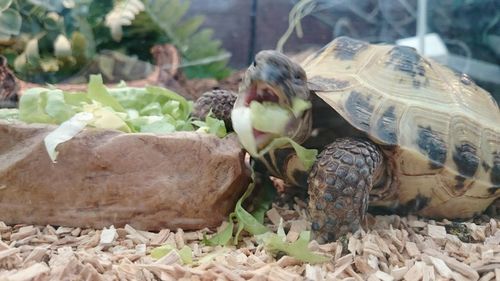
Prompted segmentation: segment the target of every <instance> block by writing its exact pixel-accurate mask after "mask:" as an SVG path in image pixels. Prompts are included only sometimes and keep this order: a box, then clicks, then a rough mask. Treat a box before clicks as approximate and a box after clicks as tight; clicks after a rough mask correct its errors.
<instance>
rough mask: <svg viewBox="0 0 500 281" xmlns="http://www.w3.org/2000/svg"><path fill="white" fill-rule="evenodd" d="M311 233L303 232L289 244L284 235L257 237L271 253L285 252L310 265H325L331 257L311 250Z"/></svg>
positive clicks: (273, 234)
mask: <svg viewBox="0 0 500 281" xmlns="http://www.w3.org/2000/svg"><path fill="white" fill-rule="evenodd" d="M310 236H311V235H310V232H309V231H302V232H301V233H300V235H299V238H298V239H297V240H296V241H295V242H287V241H286V237H285V236H284V233H282V234H276V233H265V234H262V235H260V236H257V239H258V240H260V241H261V243H263V244H264V247H265V248H266V249H267V250H268V251H270V252H271V253H279V252H283V253H286V254H287V255H289V256H291V257H294V258H296V259H298V260H301V261H303V262H308V263H323V262H327V261H330V259H331V258H330V257H327V256H324V255H321V254H317V253H314V252H313V251H311V250H309V248H308V245H309V241H310Z"/></svg>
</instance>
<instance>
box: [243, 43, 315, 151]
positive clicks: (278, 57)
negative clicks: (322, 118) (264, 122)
mask: <svg viewBox="0 0 500 281" xmlns="http://www.w3.org/2000/svg"><path fill="white" fill-rule="evenodd" d="M297 98H298V99H301V100H305V101H310V91H309V89H308V87H307V77H306V73H305V71H304V69H302V67H301V66H300V65H298V64H297V63H294V62H293V61H292V60H290V59H289V58H288V57H286V56H285V55H283V54H281V53H279V52H277V51H268V50H266V51H261V52H259V53H258V54H257V55H256V56H255V60H254V62H253V63H252V64H251V65H250V66H249V68H248V69H247V71H246V73H245V77H244V79H243V81H242V83H241V84H240V88H239V97H238V100H237V101H236V103H235V106H234V109H237V108H241V107H249V106H250V104H251V103H252V102H253V101H256V102H259V103H275V104H276V105H279V107H280V108H284V109H287V110H289V109H292V107H293V104H294V101H295V100H296V99H297ZM233 112H234V111H233ZM235 117H238V116H235ZM269 122H273V120H269ZM233 124H234V119H233ZM311 125H312V121H311V110H310V109H308V110H304V111H302V112H301V113H300V114H299V115H294V114H291V115H290V119H289V120H288V122H287V125H286V128H285V129H284V130H283V133H282V134H280V135H277V134H271V133H265V132H262V131H259V130H256V129H255V128H254V127H253V126H252V129H253V134H254V138H255V141H256V145H257V150H261V149H262V148H264V147H265V146H266V145H267V144H269V143H270V142H271V141H272V140H273V139H274V138H278V137H290V138H291V139H293V140H294V141H296V142H298V143H302V142H304V141H305V140H306V139H307V138H308V137H309V134H310V131H311ZM247 149H248V148H247Z"/></svg>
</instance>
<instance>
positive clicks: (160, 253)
mask: <svg viewBox="0 0 500 281" xmlns="http://www.w3.org/2000/svg"><path fill="white" fill-rule="evenodd" d="M171 251H176V252H177V254H178V255H179V256H180V258H181V261H182V263H184V264H191V263H193V252H192V250H191V248H189V246H186V245H184V246H183V247H182V248H181V249H177V248H176V247H175V246H173V245H171V244H165V245H162V246H159V247H156V248H154V249H153V250H151V257H152V258H153V259H155V260H159V259H161V258H162V257H164V256H166V255H168V254H169V253H170V252H171Z"/></svg>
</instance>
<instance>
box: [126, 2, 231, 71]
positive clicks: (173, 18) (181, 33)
mask: <svg viewBox="0 0 500 281" xmlns="http://www.w3.org/2000/svg"><path fill="white" fill-rule="evenodd" d="M190 4H191V3H190V1H180V0H161V1H158V0H144V7H145V10H144V13H145V15H147V18H144V17H142V18H141V17H138V18H137V19H136V21H135V24H136V26H137V27H136V26H132V27H131V28H130V29H131V31H133V30H134V29H135V28H139V24H140V27H141V28H142V29H143V30H144V28H146V27H147V26H149V28H150V29H152V28H154V27H157V30H156V32H158V31H159V33H160V34H161V36H162V37H164V38H165V40H166V41H167V42H169V43H172V44H174V45H175V46H176V47H177V49H178V50H179V51H180V52H181V55H182V58H183V62H184V64H185V65H186V67H185V68H184V71H185V73H186V74H187V76H188V77H190V78H195V77H196V78H204V77H214V78H216V79H222V78H224V77H226V76H228V75H229V73H230V70H229V69H228V68H227V62H228V60H229V57H230V55H229V54H228V53H227V52H226V51H224V50H223V49H221V45H222V43H221V41H219V40H214V39H213V38H212V36H213V30H211V29H207V28H202V29H200V26H201V24H202V23H203V21H204V17H203V16H200V15H198V16H194V17H191V18H187V19H184V16H185V15H186V12H187V11H188V9H189V5H190ZM151 31H153V30H151Z"/></svg>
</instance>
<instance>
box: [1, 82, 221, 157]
mask: <svg viewBox="0 0 500 281" xmlns="http://www.w3.org/2000/svg"><path fill="white" fill-rule="evenodd" d="M192 107H193V104H192V102H191V101H188V100H186V99H185V98H183V97H182V96H180V95H178V94H176V93H174V92H172V91H170V90H168V89H165V88H161V87H145V88H137V87H127V86H126V85H125V84H122V85H119V86H118V87H116V88H111V89H108V88H106V87H105V86H104V84H103V81H102V78H101V76H99V75H93V76H91V77H90V82H89V84H88V89H87V92H86V93H84V92H66V91H62V90H60V89H56V88H31V89H28V90H26V91H25V92H24V93H23V95H22V96H21V98H20V101H19V109H0V119H6V120H12V119H19V120H20V121H23V122H26V123H46V124H56V125H60V126H59V128H57V129H56V130H54V131H53V132H52V133H51V134H49V135H48V136H47V137H46V138H45V144H46V146H47V150H48V152H49V155H50V156H51V158H52V160H53V161H55V158H56V155H57V153H56V152H55V147H56V146H57V144H59V143H61V142H63V141H67V140H69V139H71V138H72V137H73V136H74V135H76V134H77V133H78V132H79V131H81V130H82V129H83V128H84V127H86V126H89V127H95V128H101V129H111V130H120V131H123V132H126V133H154V134H163V133H171V132H176V131H198V132H206V133H212V134H215V135H217V136H218V137H224V136H225V135H226V127H225V126H224V122H223V121H222V120H218V119H216V118H213V117H211V116H207V117H206V119H205V121H201V120H193V119H192V118H191V110H192Z"/></svg>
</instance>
